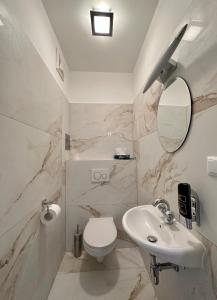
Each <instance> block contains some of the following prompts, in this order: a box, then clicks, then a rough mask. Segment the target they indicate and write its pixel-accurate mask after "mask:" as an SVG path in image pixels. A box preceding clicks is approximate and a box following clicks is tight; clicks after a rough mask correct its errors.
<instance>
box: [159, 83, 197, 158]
mask: <svg viewBox="0 0 217 300" xmlns="http://www.w3.org/2000/svg"><path fill="white" fill-rule="evenodd" d="M190 122H191V94H190V91H189V88H188V85H187V84H186V82H185V80H184V79H182V78H180V77H177V78H176V79H175V81H174V82H173V83H172V84H171V85H170V86H168V87H167V88H166V89H165V90H164V91H163V93H162V96H161V98H160V102H159V106H158V114H157V124H158V136H159V140H160V143H161V145H162V147H163V148H164V149H165V150H166V151H167V152H174V151H176V150H178V149H179V148H180V147H181V145H182V144H183V142H184V140H185V138H186V136H187V134H188V129H189V126H190Z"/></svg>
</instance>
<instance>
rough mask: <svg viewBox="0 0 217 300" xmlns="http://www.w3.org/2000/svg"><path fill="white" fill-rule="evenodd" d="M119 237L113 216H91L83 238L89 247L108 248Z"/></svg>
mask: <svg viewBox="0 0 217 300" xmlns="http://www.w3.org/2000/svg"><path fill="white" fill-rule="evenodd" d="M116 238H117V229H116V227H115V224H114V220H113V218H110V217H108V218H90V219H89V222H88V223H87V225H86V227H85V229H84V234H83V239H84V243H85V244H86V246H87V247H88V248H93V249H97V248H100V249H103V248H104V250H106V248H108V247H109V246H111V245H112V244H113V243H115V241H116Z"/></svg>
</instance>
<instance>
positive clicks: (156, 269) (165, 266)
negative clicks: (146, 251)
mask: <svg viewBox="0 0 217 300" xmlns="http://www.w3.org/2000/svg"><path fill="white" fill-rule="evenodd" d="M150 256H151V262H150V276H151V280H152V282H153V284H154V285H158V284H159V282H160V276H159V275H160V274H159V273H160V272H161V271H164V270H171V269H172V270H174V271H176V272H179V266H178V265H175V264H172V263H169V262H167V263H158V262H157V259H156V256H155V255H150Z"/></svg>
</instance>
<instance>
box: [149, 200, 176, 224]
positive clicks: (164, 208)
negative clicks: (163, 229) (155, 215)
mask: <svg viewBox="0 0 217 300" xmlns="http://www.w3.org/2000/svg"><path fill="white" fill-rule="evenodd" d="M152 205H153V206H155V207H157V208H158V209H159V210H160V211H161V212H162V214H163V215H164V216H165V222H166V223H167V224H170V225H171V224H173V222H174V219H175V216H174V213H173V212H172V211H171V210H170V205H169V202H168V201H167V200H165V199H156V200H155V201H154V202H153V203H152Z"/></svg>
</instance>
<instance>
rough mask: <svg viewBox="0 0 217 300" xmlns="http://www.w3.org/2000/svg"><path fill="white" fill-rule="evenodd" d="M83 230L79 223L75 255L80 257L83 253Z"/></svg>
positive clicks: (75, 235) (76, 233)
mask: <svg viewBox="0 0 217 300" xmlns="http://www.w3.org/2000/svg"><path fill="white" fill-rule="evenodd" d="M82 244H83V243H82V232H81V230H80V229H79V225H77V229H76V232H75V234H74V257H76V258H78V257H80V256H81V253H82Z"/></svg>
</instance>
